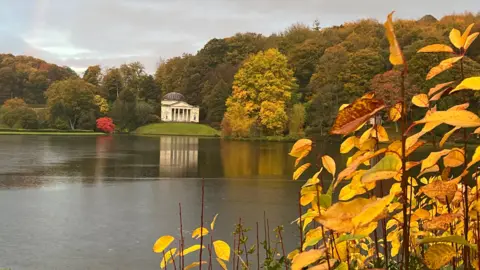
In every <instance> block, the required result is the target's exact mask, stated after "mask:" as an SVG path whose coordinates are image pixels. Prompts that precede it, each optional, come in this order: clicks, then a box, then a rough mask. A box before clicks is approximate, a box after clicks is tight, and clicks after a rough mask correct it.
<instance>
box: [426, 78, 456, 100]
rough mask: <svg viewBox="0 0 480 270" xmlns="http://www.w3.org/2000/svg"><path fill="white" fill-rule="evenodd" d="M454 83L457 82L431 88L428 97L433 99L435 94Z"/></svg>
mask: <svg viewBox="0 0 480 270" xmlns="http://www.w3.org/2000/svg"><path fill="white" fill-rule="evenodd" d="M454 82H455V81H451V82H446V83H441V84H437V85H435V87H432V88H430V90H429V91H428V96H429V97H431V96H432V95H433V94H436V93H437V92H438V91H440V90H441V89H443V88H444V87H446V86H449V85H450V84H452V83H454Z"/></svg>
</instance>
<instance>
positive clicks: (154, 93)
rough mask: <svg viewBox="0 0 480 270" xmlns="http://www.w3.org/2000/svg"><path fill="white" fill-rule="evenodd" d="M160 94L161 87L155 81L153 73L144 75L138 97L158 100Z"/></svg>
mask: <svg viewBox="0 0 480 270" xmlns="http://www.w3.org/2000/svg"><path fill="white" fill-rule="evenodd" d="M160 95H161V93H160V87H158V85H157V83H155V78H154V77H153V76H152V75H142V76H141V77H140V93H139V94H138V97H139V98H141V99H143V100H145V101H153V102H156V101H157V100H158V98H159V97H160Z"/></svg>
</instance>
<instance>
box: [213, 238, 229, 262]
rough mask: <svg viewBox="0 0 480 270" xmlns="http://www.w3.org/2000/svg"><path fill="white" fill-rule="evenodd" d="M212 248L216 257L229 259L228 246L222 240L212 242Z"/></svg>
mask: <svg viewBox="0 0 480 270" xmlns="http://www.w3.org/2000/svg"><path fill="white" fill-rule="evenodd" d="M213 248H214V249H215V254H216V255H217V257H218V258H220V259H222V260H224V261H227V262H228V260H230V246H229V245H228V244H227V243H225V242H224V241H222V240H217V241H215V242H213Z"/></svg>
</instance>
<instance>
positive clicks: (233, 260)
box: [232, 233, 237, 267]
mask: <svg viewBox="0 0 480 270" xmlns="http://www.w3.org/2000/svg"><path fill="white" fill-rule="evenodd" d="M236 245H237V237H236V235H235V233H233V259H232V266H233V267H235V260H236V257H237V256H235V247H236Z"/></svg>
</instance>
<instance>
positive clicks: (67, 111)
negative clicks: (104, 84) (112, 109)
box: [45, 79, 99, 130]
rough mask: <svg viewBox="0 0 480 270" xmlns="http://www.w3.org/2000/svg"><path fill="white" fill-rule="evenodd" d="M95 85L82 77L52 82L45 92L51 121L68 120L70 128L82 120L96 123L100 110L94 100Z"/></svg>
mask: <svg viewBox="0 0 480 270" xmlns="http://www.w3.org/2000/svg"><path fill="white" fill-rule="evenodd" d="M95 90H96V88H95V86H94V85H92V84H90V83H87V82H85V81H83V80H81V79H69V80H64V81H60V82H55V83H54V84H52V85H51V86H50V87H49V88H48V90H47V91H46V93H45V96H46V97H47V109H48V111H49V114H50V117H51V121H53V122H55V121H56V120H57V119H60V120H63V121H66V122H67V123H68V127H69V128H70V129H72V130H73V129H76V128H77V127H78V126H79V125H80V124H81V123H82V122H84V123H85V122H86V123H87V124H89V125H90V124H91V123H95V118H96V117H95V114H96V113H97V112H98V111H99V108H98V106H97V105H96V104H95V101H94V97H95V95H94V92H95Z"/></svg>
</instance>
